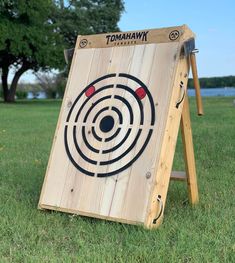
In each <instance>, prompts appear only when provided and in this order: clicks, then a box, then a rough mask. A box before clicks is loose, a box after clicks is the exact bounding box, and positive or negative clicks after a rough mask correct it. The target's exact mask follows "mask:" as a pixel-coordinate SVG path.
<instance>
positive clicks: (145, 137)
mask: <svg viewBox="0 0 235 263" xmlns="http://www.w3.org/2000/svg"><path fill="white" fill-rule="evenodd" d="M124 83H128V85H124ZM144 98H145V101H144V103H143V102H142V100H143V99H144ZM154 125H155V106H154V101H153V98H152V95H151V93H150V91H149V90H148V88H147V86H146V85H145V84H144V83H143V82H142V81H141V80H140V79H138V78H136V77H135V76H133V75H130V74H126V73H119V74H115V73H113V74H108V75H104V76H102V77H100V78H98V79H96V80H94V81H93V82H91V83H90V84H89V85H88V86H87V87H85V88H84V90H83V91H82V92H81V93H80V94H79V95H78V96H77V98H76V99H75V100H74V102H73V105H72V107H71V108H70V110H69V113H68V115H67V118H66V124H65V128H64V145H65V150H66V153H67V156H68V158H69V160H70V161H71V163H72V164H73V165H74V166H75V167H76V169H77V170H78V171H80V172H81V173H82V174H85V175H88V176H97V177H101V178H102V177H107V176H112V175H116V174H119V173H121V172H123V171H124V170H126V169H127V168H128V167H130V166H131V165H132V164H133V163H134V162H136V161H137V160H138V158H139V157H140V156H141V155H142V153H143V152H144V150H145V148H146V147H147V146H148V143H149V141H150V139H151V136H152V133H153V129H154Z"/></svg>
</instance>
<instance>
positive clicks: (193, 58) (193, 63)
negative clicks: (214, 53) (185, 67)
mask: <svg viewBox="0 0 235 263" xmlns="http://www.w3.org/2000/svg"><path fill="white" fill-rule="evenodd" d="M190 62H191V67H192V74H193V83H194V88H195V92H196V102H197V113H198V115H203V114H204V113H203V106H202V97H201V92H200V84H199V80H198V74H197V64H196V56H195V54H194V53H191V54H190Z"/></svg>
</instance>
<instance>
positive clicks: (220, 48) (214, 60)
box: [22, 0, 235, 81]
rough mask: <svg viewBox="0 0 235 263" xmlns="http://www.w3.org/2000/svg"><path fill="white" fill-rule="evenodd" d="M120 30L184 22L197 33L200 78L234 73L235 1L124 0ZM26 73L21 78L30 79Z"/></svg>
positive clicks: (158, 26) (31, 79)
mask: <svg viewBox="0 0 235 263" xmlns="http://www.w3.org/2000/svg"><path fill="white" fill-rule="evenodd" d="M124 2H125V12H124V13H123V14H122V16H121V19H120V22H119V23H118V25H119V28H120V30H121V31H130V30H141V29H151V28H161V27H168V26H178V25H183V24H187V25H188V26H189V27H190V28H191V30H192V31H193V32H194V33H195V34H196V48H198V49H199V53H198V54H197V65H198V74H199V77H213V76H228V75H235V0H223V1H221V0H217V1H216V0H215V1H212V0H204V1H203V0H197V1H192V0H187V1H183V0H177V1H176V0H145V1H143V0H142V1H139V0H124ZM33 79H34V77H33V76H32V74H31V73H25V74H24V75H23V76H22V81H33Z"/></svg>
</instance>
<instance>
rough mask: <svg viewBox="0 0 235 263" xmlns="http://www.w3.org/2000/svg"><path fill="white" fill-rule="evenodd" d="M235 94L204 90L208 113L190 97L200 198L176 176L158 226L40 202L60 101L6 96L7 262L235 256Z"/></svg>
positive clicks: (3, 220)
mask: <svg viewBox="0 0 235 263" xmlns="http://www.w3.org/2000/svg"><path fill="white" fill-rule="evenodd" d="M234 99H235V98H231V97H230V98H224V97H221V98H205V99H204V108H205V113H206V115H205V116H204V117H197V116H196V109H195V101H194V99H191V117H192V124H193V135H194V143H195V155H196V161H197V173H198V183H199V191H200V203H199V205H198V206H197V207H195V208H192V207H190V205H189V204H188V203H187V202H186V200H187V189H186V185H185V184H184V183H182V182H171V184H170V188H169V194H168V198H167V204H166V209H165V217H164V221H163V224H162V225H161V227H160V228H159V229H157V230H152V231H149V230H146V229H144V228H143V227H140V226H138V227H137V226H131V225H124V224H119V223H112V222H106V221H103V220H97V219H91V218H86V217H79V216H72V215H69V214H64V213H59V212H48V211H39V210H37V203H38V199H39V194H40V190H41V186H42V182H43V178H44V174H45V170H46V166H47V161H48V157H49V152H50V147H51V142H52V138H53V134H54V130H55V126H56V122H57V117H58V113H59V108H60V104H61V102H60V101H23V102H17V103H15V104H14V105H6V104H4V103H0V262H1V263H2V262H95V263H100V262H101V263H102V262H128V263H129V262H135V263H136V262H141V263H142V262H150V263H152V262H164V263H167V262H177V263H178V262H185V263H186V262H200V263H201V262H235V205H234V204H235V106H234V105H233V100H234ZM181 151H182V149H181V143H180V142H179V143H178V145H177V153H176V157H175V162H174V168H175V169H177V170H182V169H184V168H183V165H184V164H183V160H182V155H181Z"/></svg>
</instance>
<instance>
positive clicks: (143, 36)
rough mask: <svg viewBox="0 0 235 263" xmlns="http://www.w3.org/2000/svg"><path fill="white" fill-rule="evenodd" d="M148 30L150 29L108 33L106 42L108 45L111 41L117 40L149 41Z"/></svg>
mask: <svg viewBox="0 0 235 263" xmlns="http://www.w3.org/2000/svg"><path fill="white" fill-rule="evenodd" d="M148 32H149V31H144V32H133V33H121V34H113V35H106V40H107V42H106V44H107V45H108V44H109V43H110V42H111V43H112V42H114V43H115V42H117V41H125V40H132V41H133V40H141V41H147V36H148Z"/></svg>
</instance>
